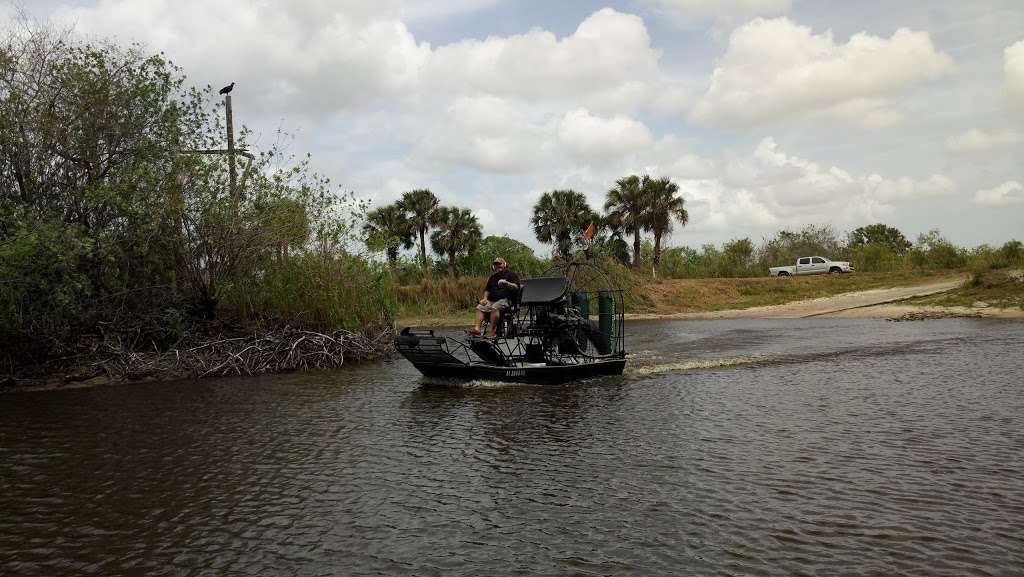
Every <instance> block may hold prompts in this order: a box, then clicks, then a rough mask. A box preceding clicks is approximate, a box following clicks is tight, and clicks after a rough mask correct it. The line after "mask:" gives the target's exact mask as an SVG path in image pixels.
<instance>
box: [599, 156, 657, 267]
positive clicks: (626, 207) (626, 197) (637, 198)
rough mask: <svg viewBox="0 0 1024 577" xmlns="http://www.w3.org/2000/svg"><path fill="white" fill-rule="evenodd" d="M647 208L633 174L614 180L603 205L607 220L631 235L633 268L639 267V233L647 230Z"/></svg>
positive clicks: (640, 188)
mask: <svg viewBox="0 0 1024 577" xmlns="http://www.w3.org/2000/svg"><path fill="white" fill-rule="evenodd" d="M648 206H649V203H648V199H647V196H646V194H645V190H644V187H643V182H642V181H641V179H640V177H639V176H636V175H635V174H634V175H631V176H627V177H624V178H620V179H618V180H616V181H615V188H613V189H611V190H609V191H608V196H607V198H606V200H605V203H604V209H605V210H606V211H608V216H609V218H613V219H616V222H619V223H620V224H621V225H622V230H623V231H625V232H626V234H632V235H633V268H636V267H638V266H640V233H641V232H643V231H645V230H649V226H648V218H647V213H648Z"/></svg>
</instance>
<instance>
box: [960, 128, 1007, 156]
mask: <svg viewBox="0 0 1024 577" xmlns="http://www.w3.org/2000/svg"><path fill="white" fill-rule="evenodd" d="M1022 142H1024V134H1021V133H1019V132H1015V131H1013V130H1007V129H1005V128H1004V129H1002V130H993V131H991V132H985V131H983V130H978V129H976V128H975V129H972V130H968V131H967V132H964V133H963V134H958V135H956V136H950V137H949V138H947V139H946V148H947V149H949V150H951V151H953V152H988V151H990V150H997V149H1000V148H1006V147H1009V146H1013V145H1015V144H1020V143H1022Z"/></svg>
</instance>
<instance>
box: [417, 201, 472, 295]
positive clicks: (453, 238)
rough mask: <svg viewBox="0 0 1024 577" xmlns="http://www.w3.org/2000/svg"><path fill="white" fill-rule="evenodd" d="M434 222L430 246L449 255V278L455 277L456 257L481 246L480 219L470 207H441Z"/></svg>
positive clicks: (435, 250)
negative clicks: (434, 228)
mask: <svg viewBox="0 0 1024 577" xmlns="http://www.w3.org/2000/svg"><path fill="white" fill-rule="evenodd" d="M434 222H435V224H434V226H435V227H436V230H434V232H433V233H431V235H430V246H431V247H432V248H433V249H434V252H436V253H437V254H440V255H445V256H447V257H448V278H452V279H454V278H455V258H456V257H457V256H458V255H459V254H461V253H464V252H471V251H474V250H476V249H477V248H478V247H479V246H480V240H481V239H482V238H483V233H482V231H481V229H480V221H479V220H477V218H476V216H474V215H473V213H472V212H471V211H470V210H469V209H468V208H456V207H441V208H439V209H437V218H436V219H435V221H434Z"/></svg>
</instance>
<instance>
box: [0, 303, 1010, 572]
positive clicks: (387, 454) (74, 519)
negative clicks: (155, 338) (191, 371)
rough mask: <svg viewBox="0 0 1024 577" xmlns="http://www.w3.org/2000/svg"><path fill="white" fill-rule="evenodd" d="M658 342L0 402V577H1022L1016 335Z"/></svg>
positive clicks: (932, 329) (857, 328)
mask: <svg viewBox="0 0 1024 577" xmlns="http://www.w3.org/2000/svg"><path fill="white" fill-rule="evenodd" d="M915 325H916V326H915ZM643 327H649V328H650V330H649V331H647V332H649V334H647V332H641V331H640V330H639V329H633V330H635V331H637V333H638V334H637V336H636V337H635V338H634V340H635V341H637V347H636V350H637V353H635V355H634V357H633V358H632V359H631V361H630V365H629V368H628V370H627V373H626V374H625V375H624V376H622V377H616V378H599V379H594V380H591V381H587V382H585V383H581V384H577V385H570V386H560V387H544V386H530V385H508V384H498V383H490V382H475V383H469V384H468V386H460V387H451V386H439V385H446V383H438V382H427V381H423V380H422V379H420V377H419V376H418V375H417V374H415V373H414V371H413V370H412V369H411V367H409V366H408V365H407V364H405V363H403V362H401V361H396V362H391V363H381V364H376V365H367V366H363V367H355V368H349V369H347V370H345V371H340V372H336V373H321V374H314V375H288V376H276V377H261V378H255V379H226V380H221V381H213V382H205V383H198V384H196V383H175V384H149V385H140V386H132V387H117V388H107V389H93V390H74V391H57V392H45V393H31V394H28V393H26V394H12V395H2V396H0V415H2V417H3V418H2V419H0V511H2V512H3V514H2V515H0V574H3V575H46V576H52V575H115V574H116V575H130V574H140V575H141V574H146V575H160V574H168V575H205V574H210V575H213V574H217V575H220V574H257V573H258V574H274V575H277V574H280V575H374V574H386V575H460V574H461V575H480V574H491V575H516V574H522V575H687V574H694V575H705V574H723V575H832V574H843V575H890V574H910V575H914V574H916V575H958V576H959V575H1011V574H1019V573H1020V568H1021V567H1024V537H1022V536H1024V425H1022V422H1021V420H1020V415H1021V414H1022V409H1024V392H1022V391H1021V389H1020V383H1019V380H1020V379H1019V375H1020V373H1021V369H1024V366H1022V365H1024V360H1022V357H1021V355H1020V353H1019V351H1020V350H1021V346H1022V345H1024V328H1022V325H1020V324H1014V323H999V322H989V321H978V320H970V321H961V320H949V321H929V322H923V323H898V324H897V323H884V322H862V321H843V322H839V323H836V322H833V321H830V322H829V323H825V322H824V321H822V320H818V321H816V323H808V322H807V321H775V322H772V323H752V324H751V323H748V324H737V323H735V322H733V323H730V322H721V321H718V322H714V321H709V322H704V323H678V322H675V323H650V324H647V325H643ZM645 334H646V336H645ZM645 338H647V339H648V341H645V340H644V339H645Z"/></svg>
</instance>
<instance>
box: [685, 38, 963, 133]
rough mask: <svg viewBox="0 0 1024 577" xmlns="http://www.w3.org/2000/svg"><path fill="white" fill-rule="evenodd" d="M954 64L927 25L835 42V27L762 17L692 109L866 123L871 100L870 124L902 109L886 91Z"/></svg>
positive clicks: (715, 115)
mask: <svg viewBox="0 0 1024 577" xmlns="http://www.w3.org/2000/svg"><path fill="white" fill-rule="evenodd" d="M952 69H953V61H952V60H951V59H950V58H949V56H947V55H946V54H943V53H941V52H937V51H936V50H935V47H934V46H933V45H932V41H931V38H930V36H929V35H928V33H927V32H914V31H911V30H908V29H906V28H900V29H898V30H897V31H896V32H895V33H893V35H892V37H890V38H888V39H886V38H881V37H878V36H872V35H870V34H867V33H864V32H861V33H858V34H854V35H853V36H852V37H851V38H850V40H849V41H848V42H847V43H846V44H836V43H835V42H834V41H833V38H832V32H831V31H826V32H825V33H824V34H814V33H813V32H812V31H811V29H810V28H809V27H806V26H799V25H797V24H795V23H793V22H791V21H790V20H788V19H786V18H776V19H773V20H763V19H760V18H758V19H756V20H754V21H752V22H750V23H748V24H745V25H744V26H741V27H740V28H738V29H736V30H735V31H734V32H733V33H732V36H731V37H730V38H729V47H728V49H727V50H726V53H725V55H724V56H723V57H722V58H721V60H720V61H719V63H718V66H717V67H716V68H715V70H714V72H713V73H712V75H711V79H710V83H709V87H708V89H707V92H706V93H705V94H704V95H703V96H702V97H701V98H700V99H699V100H698V102H697V103H696V106H695V108H694V116H695V118H697V119H699V120H703V121H710V122H714V123H719V124H726V125H748V124H756V123H759V122H765V121H769V120H777V119H780V118H784V117H787V116H800V115H807V114H820V115H824V116H826V117H829V118H836V119H843V120H845V121H849V122H852V123H855V124H863V122H864V121H863V118H862V115H863V113H864V110H865V107H866V109H867V110H869V111H870V116H871V117H872V118H871V119H870V120H869V121H868V124H869V126H875V127H877V126H879V125H888V124H891V123H892V122H894V121H895V120H897V119H898V117H897V116H896V115H897V114H898V113H896V112H895V111H891V110H889V109H888V107H887V105H886V101H885V100H884V99H885V98H886V97H887V96H889V95H891V94H893V93H895V92H898V91H899V90H901V89H904V88H907V87H909V86H911V85H914V84H917V83H919V82H922V81H925V80H929V79H933V78H937V77H940V76H942V75H944V74H946V73H948V72H949V71H951V70H952Z"/></svg>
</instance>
